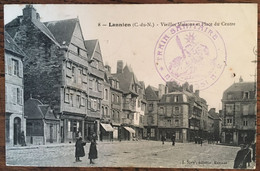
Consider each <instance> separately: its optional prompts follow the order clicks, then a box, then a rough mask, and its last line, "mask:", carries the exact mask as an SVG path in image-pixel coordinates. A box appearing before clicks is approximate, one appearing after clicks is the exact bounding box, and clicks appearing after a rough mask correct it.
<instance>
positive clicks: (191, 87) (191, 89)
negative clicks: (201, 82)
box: [190, 85, 193, 93]
mask: <svg viewBox="0 0 260 171" xmlns="http://www.w3.org/2000/svg"><path fill="white" fill-rule="evenodd" d="M190 92H192V93H193V85H190Z"/></svg>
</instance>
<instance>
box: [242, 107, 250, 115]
mask: <svg viewBox="0 0 260 171" xmlns="http://www.w3.org/2000/svg"><path fill="white" fill-rule="evenodd" d="M248 112H249V105H243V115H248Z"/></svg>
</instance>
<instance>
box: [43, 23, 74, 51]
mask: <svg viewBox="0 0 260 171" xmlns="http://www.w3.org/2000/svg"><path fill="white" fill-rule="evenodd" d="M77 22H78V19H77V18H73V19H66V20H58V21H49V22H45V23H44V25H45V26H46V27H47V28H48V30H49V31H50V32H51V33H52V34H53V36H54V37H55V39H56V40H57V42H58V43H59V44H60V45H66V46H68V45H69V44H70V42H71V38H72V35H73V32H74V30H75V27H76V23H77Z"/></svg>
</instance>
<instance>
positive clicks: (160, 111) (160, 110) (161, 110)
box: [159, 107, 164, 115]
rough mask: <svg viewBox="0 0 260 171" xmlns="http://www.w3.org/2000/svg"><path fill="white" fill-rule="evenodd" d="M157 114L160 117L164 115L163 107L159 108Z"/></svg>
mask: <svg viewBox="0 0 260 171" xmlns="http://www.w3.org/2000/svg"><path fill="white" fill-rule="evenodd" d="M159 114H161V115H163V114H164V108H163V107H160V109H159Z"/></svg>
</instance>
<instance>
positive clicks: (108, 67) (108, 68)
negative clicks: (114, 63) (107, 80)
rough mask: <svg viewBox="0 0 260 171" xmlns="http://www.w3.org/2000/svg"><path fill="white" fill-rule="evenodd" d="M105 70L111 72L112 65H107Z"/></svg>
mask: <svg viewBox="0 0 260 171" xmlns="http://www.w3.org/2000/svg"><path fill="white" fill-rule="evenodd" d="M105 70H107V71H108V72H109V73H111V67H110V66H109V65H105Z"/></svg>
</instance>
